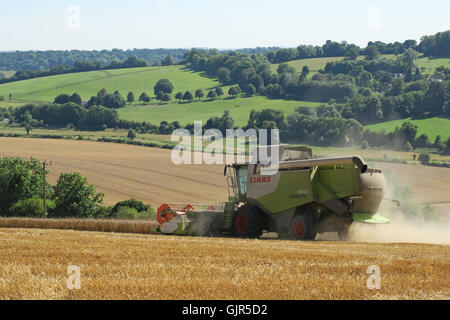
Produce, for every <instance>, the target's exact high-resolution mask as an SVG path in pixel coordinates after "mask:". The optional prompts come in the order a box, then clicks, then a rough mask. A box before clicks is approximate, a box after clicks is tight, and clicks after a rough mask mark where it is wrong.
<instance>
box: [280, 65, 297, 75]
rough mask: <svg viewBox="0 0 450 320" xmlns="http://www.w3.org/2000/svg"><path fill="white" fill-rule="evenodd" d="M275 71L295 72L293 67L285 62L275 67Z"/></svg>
mask: <svg viewBox="0 0 450 320" xmlns="http://www.w3.org/2000/svg"><path fill="white" fill-rule="evenodd" d="M277 72H278V74H283V73H295V68H294V67H292V66H290V65H289V64H287V63H281V64H280V65H279V66H278V68H277Z"/></svg>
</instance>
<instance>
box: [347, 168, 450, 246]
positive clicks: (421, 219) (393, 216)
mask: <svg viewBox="0 0 450 320" xmlns="http://www.w3.org/2000/svg"><path fill="white" fill-rule="evenodd" d="M385 177H386V178H387V179H386V184H387V192H386V195H385V199H398V200H400V206H398V205H397V204H394V203H392V202H390V201H383V202H382V204H381V206H380V209H379V210H378V214H380V215H382V216H383V217H386V218H388V219H389V220H390V223H388V224H365V223H358V222H353V224H352V226H351V227H350V230H349V239H348V240H350V241H364V242H403V243H430V244H450V212H449V213H447V214H439V215H434V214H431V215H428V217H426V214H425V215H424V214H423V208H422V207H420V206H418V205H417V204H416V203H415V201H414V197H413V195H412V194H411V193H410V192H409V191H408V192H404V191H405V190H407V189H408V187H407V186H405V185H402V184H400V183H399V182H398V180H397V179H396V178H395V176H393V175H392V174H391V173H390V172H388V173H387V175H386V174H385ZM404 194H408V196H403V195H404Z"/></svg>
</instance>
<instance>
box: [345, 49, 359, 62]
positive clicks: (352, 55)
mask: <svg viewBox="0 0 450 320" xmlns="http://www.w3.org/2000/svg"><path fill="white" fill-rule="evenodd" d="M358 56H359V50H358V48H357V47H351V48H349V49H348V50H347V51H346V52H345V58H346V59H348V60H356V59H357V58H358Z"/></svg>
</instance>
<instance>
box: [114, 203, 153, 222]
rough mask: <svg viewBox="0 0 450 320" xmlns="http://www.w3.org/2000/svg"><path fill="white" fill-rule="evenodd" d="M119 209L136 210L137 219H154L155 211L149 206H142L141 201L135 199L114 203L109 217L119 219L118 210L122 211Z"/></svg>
mask: <svg viewBox="0 0 450 320" xmlns="http://www.w3.org/2000/svg"><path fill="white" fill-rule="evenodd" d="M121 208H130V209H134V210H136V213H137V217H136V218H139V219H156V213H155V210H153V208H152V207H151V206H149V205H147V204H144V203H143V202H142V201H139V200H136V199H129V200H125V201H120V202H118V203H116V205H115V206H114V207H113V208H112V210H111V216H112V217H114V218H119V217H118V212H119V210H122V211H123V209H121Z"/></svg>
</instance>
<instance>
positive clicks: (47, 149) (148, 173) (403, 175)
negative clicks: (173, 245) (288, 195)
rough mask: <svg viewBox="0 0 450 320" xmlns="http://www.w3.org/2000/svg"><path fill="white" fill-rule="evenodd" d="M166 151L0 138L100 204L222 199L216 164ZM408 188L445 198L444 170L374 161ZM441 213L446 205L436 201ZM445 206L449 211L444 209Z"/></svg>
mask: <svg viewBox="0 0 450 320" xmlns="http://www.w3.org/2000/svg"><path fill="white" fill-rule="evenodd" d="M170 155H171V151H170V150H166V149H157V148H148V147H139V146H131V145H123V144H114V143H102V142H92V141H72V140H50V139H26V138H3V137H2V138H0V156H20V157H25V158H28V157H30V156H33V157H35V158H38V159H39V160H48V161H52V162H53V165H52V166H50V167H49V170H50V175H49V180H50V181H51V182H52V183H55V181H56V178H57V177H58V175H59V173H60V172H73V171H76V172H80V173H81V174H83V175H85V176H86V177H87V178H88V181H89V182H90V183H92V184H94V185H95V186H96V187H97V189H98V190H100V191H102V192H104V193H105V203H106V204H114V203H115V202H117V201H119V200H125V199H129V198H136V199H139V200H142V201H145V202H148V203H151V204H152V205H153V206H159V205H160V204H161V203H164V202H189V203H215V202H218V201H224V200H226V199H227V196H228V191H227V182H226V179H225V177H224V176H223V166H222V165H180V166H177V165H174V164H173V163H172V161H171V158H170ZM376 167H378V168H380V169H387V168H388V169H390V170H392V172H393V173H394V174H395V175H396V176H397V177H398V179H399V180H400V181H401V182H402V183H404V184H408V185H409V186H410V187H411V190H412V192H413V194H414V197H415V200H416V201H417V202H420V203H422V202H446V201H449V202H450V192H449V190H450V169H448V168H434V167H425V166H413V165H402V164H391V163H376ZM436 208H437V209H438V211H439V212H441V211H442V212H445V211H447V209H448V208H450V205H445V204H444V205H440V206H436ZM449 211H450V210H449Z"/></svg>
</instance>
